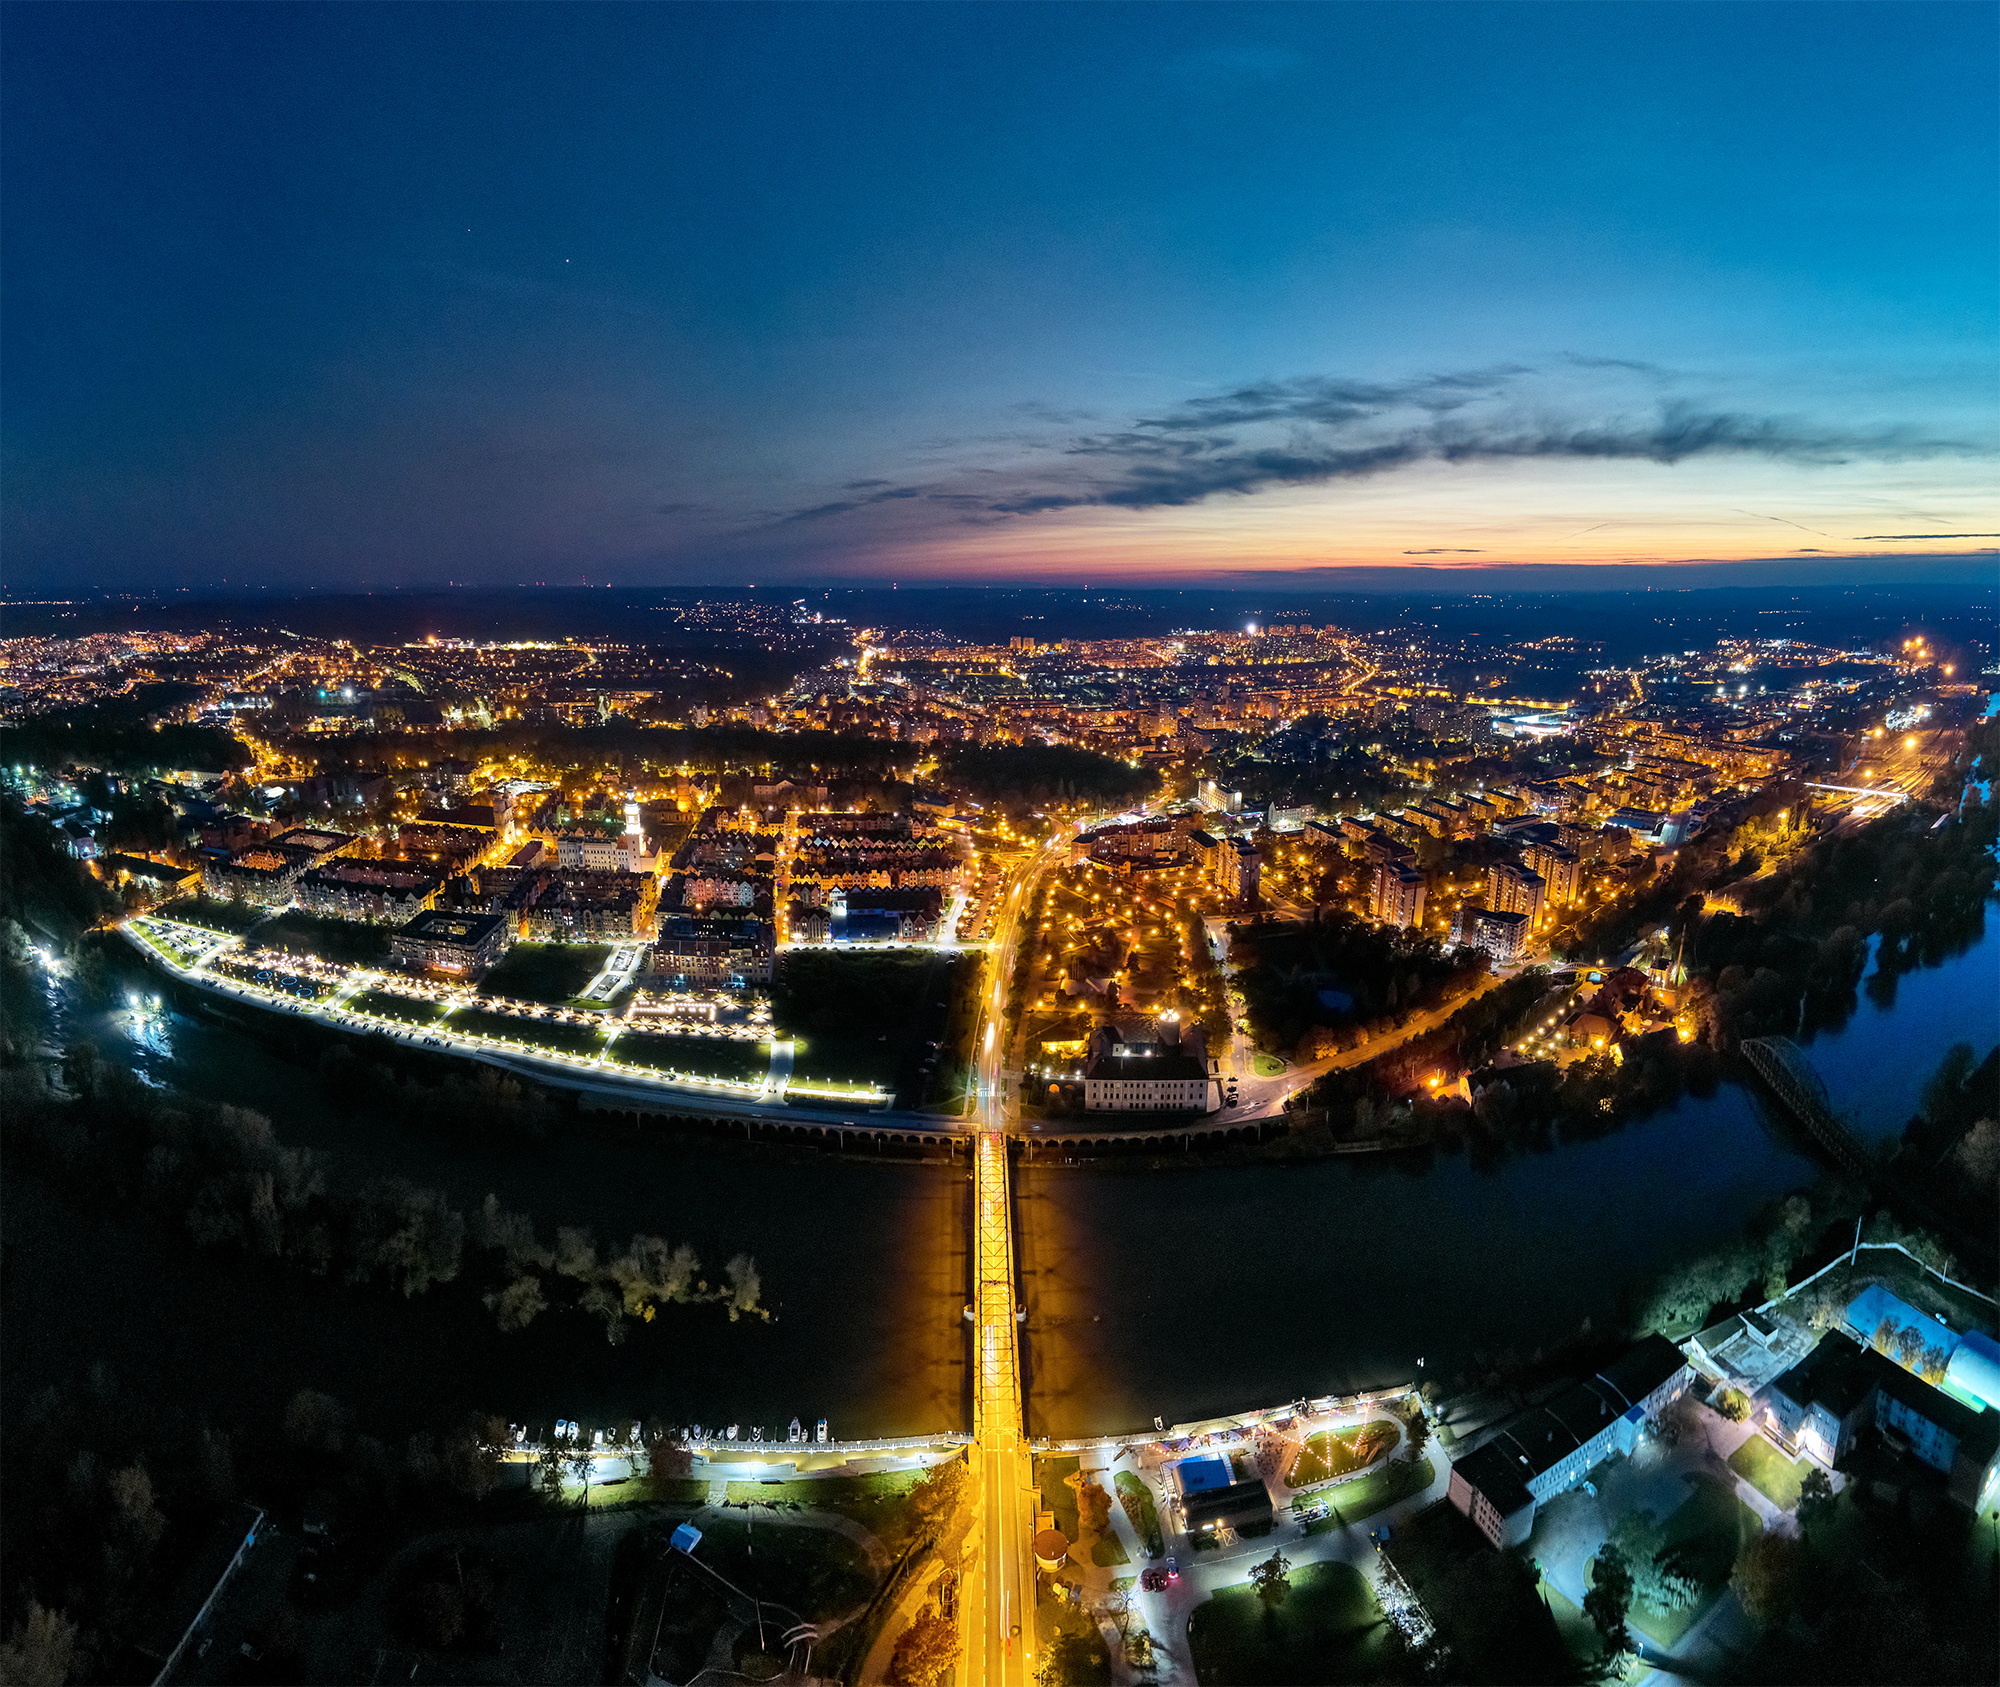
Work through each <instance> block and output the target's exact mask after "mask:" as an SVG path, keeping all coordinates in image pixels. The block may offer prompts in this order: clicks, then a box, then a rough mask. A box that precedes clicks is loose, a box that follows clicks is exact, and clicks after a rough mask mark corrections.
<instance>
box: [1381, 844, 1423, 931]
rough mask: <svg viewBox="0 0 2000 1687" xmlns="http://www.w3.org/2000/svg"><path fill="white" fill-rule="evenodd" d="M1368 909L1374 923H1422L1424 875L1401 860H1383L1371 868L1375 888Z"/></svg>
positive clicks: (1398, 927)
mask: <svg viewBox="0 0 2000 1687" xmlns="http://www.w3.org/2000/svg"><path fill="white" fill-rule="evenodd" d="M1369 912H1370V913H1372V914H1373V915H1374V916H1375V920H1376V923H1377V924H1378V925H1385V926H1393V927H1394V928H1395V929H1397V930H1398V931H1400V930H1402V928H1403V927H1404V926H1414V925H1422V924H1423V921H1424V876H1423V874H1422V873H1420V872H1418V871H1417V870H1416V869H1415V868H1414V867H1407V866H1404V865H1403V864H1402V863H1401V862H1396V861H1384V862H1381V863H1379V864H1378V865H1377V866H1376V868H1375V888H1374V893H1373V895H1372V896H1371V897H1370V899H1369Z"/></svg>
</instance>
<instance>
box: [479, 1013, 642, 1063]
mask: <svg viewBox="0 0 2000 1687" xmlns="http://www.w3.org/2000/svg"><path fill="white" fill-rule="evenodd" d="M449 1028H450V1029H451V1030H453V1031H456V1032H458V1033H460V1034H461V1035H463V1036H469V1037H498V1038H500V1039H502V1040H503V1041H506V1042H512V1043H521V1044H524V1045H526V1046H527V1047H528V1048H530V1049H549V1050H552V1051H554V1052H555V1053H558V1054H595V1053H597V1051H598V1050H599V1049H601V1048H602V1047H603V1046H604V1032H603V1030H602V1029H601V1028H600V1027H598V1026H595V1025H571V1024H569V1023H567V1022H566V1021H558V1022H551V1021H549V1020H546V1019H523V1018H518V1017H516V1016H515V1015H514V1014H511V1013H495V1012H493V1011H492V1009H490V1008H460V1009H459V1010H458V1012H456V1013H455V1014H453V1015H452V1016H451V1023H450V1027H449Z"/></svg>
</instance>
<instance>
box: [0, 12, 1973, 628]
mask: <svg viewBox="0 0 2000 1687" xmlns="http://www.w3.org/2000/svg"><path fill="white" fill-rule="evenodd" d="M9 12H10V51H9V54H8V61H7V65H6V67H5V70H4V72H0V76H4V89H5V94H6V99H5V108H6V116H5V119H4V123H5V137H6V143H7V144H6V151H5V157H6V164H5V186H6V191H7V203H8V205H9V207H10V210H9V217H8V220H9V224H10V232H11V233H12V234H13V238H12V239H11V240H10V241H9V242H8V243H7V249H6V257H5V260H4V263H5V281H6V287H5V296H6V299H7V301H8V303H7V305H6V308H5V312H4V316H0V346H4V350H5V354H6V355H5V370H6V374H5V378H4V379H5V385H4V398H5V411H6V416H7V422H6V425H5V428H4V435H0V445H4V453H5V465H6V473H7V483H8V488H9V491H8V496H7V498H6V501H5V510H4V523H5V528H4V531H5V540H6V545H7V552H8V556H9V569H8V573H9V577H10V584H11V585H12V586H13V587H14V588H15V589H16V590H17V591H19V590H22V589H42V588H47V587H50V586H63V587H79V586H82V587H93V588H99V589H107V590H118V589H136V590H156V589H173V588H175V587H182V586H199V587H212V586H215V585H218V584H225V583H226V584H230V585H232V586H233V585H237V584H244V583H249V584H254V585H257V586H260V587H261V586H271V585H277V586H283V587H286V588H292V589H308V588H316V589H325V588H327V587H330V586H335V585H340V584H352V583H354V582H356V581H366V582H368V583H369V584H371V585H375V586H396V585H431V584H440V583H445V582H449V581H455V582H457V583H459V584H466V583H471V584H476V585H478V584H493V585H507V586H513V585H517V584H521V583H538V582H547V583H549V584H557V583H561V584H574V583H577V582H579V581H582V580H589V581H591V582H592V583H597V582H598V581H600V580H604V581H611V582H615V583H616V584H619V585H622V586H644V585H652V584H658V585H687V586H695V585H705V584H715V585H718V586H741V585H744V584H748V583H750V582H753V581H754V582H757V583H759V584H760V585H783V584H785V583H786V582H803V581H810V580H824V581H830V580H839V579H856V580H861V579H866V580H890V579H900V580H902V581H905V582H908V583H912V584H916V583H923V582H935V581H972V580H993V581H999V580H1034V581H1044V582H1050V583H1063V584H1070V583H1076V582H1079V581H1090V582H1101V583H1104V584H1137V583H1142V582H1146V583H1174V582H1178V581H1192V580H1200V581H1203V582H1211V581H1236V582H1240V583H1242V584H1245V585H1249V586H1253V587H1254V586H1256V585H1258V584H1259V583H1260V582H1262V581H1265V580H1269V581H1271V582H1272V583H1273V584H1274V585H1275V584H1281V583H1282V582H1283V581H1285V580H1287V579H1302V578H1309V577H1314V576H1313V574H1312V571H1320V572H1321V574H1323V576H1324V578H1325V581H1326V584H1327V586H1328V588H1329V589H1340V588H1341V587H1342V586H1343V585H1348V584H1361V583H1365V582H1366V581H1368V580H1378V581H1381V582H1386V583H1391V584H1393V583H1395V582H1396V581H1397V580H1399V579H1401V578H1402V577H1403V575H1402V572H1401V571H1404V570H1410V571H1417V572H1413V573H1412V574H1411V575H1410V576H1409V577H1410V578H1411V579H1413V580H1416V581H1427V580H1431V579H1435V578H1437V577H1438V576H1439V575H1441V574H1442V575H1444V576H1446V577H1448V578H1449V579H1450V580H1452V581H1453V582H1455V583H1459V584H1468V583H1477V582H1481V581H1484V580H1486V579H1493V580H1496V581H1501V582H1507V581H1526V580H1536V579H1539V580H1542V581H1545V582H1547V581H1559V580H1561V579H1563V578H1565V577H1566V576H1565V574H1564V572H1563V571H1566V570H1568V569H1570V568H1576V569H1581V570H1587V571H1589V572H1587V573H1584V574H1582V575H1580V576H1577V578H1580V579H1582V580H1584V581H1586V582H1589V581H1594V580H1600V579H1601V580H1605V581H1607V582H1608V581H1610V580H1614V579H1615V580H1616V581H1617V582H1618V583H1619V584H1621V585H1622V584H1626V583H1628V582H1629V581H1631V580H1636V579H1641V578H1645V577H1647V576H1645V575H1642V574H1641V572H1640V571H1641V570H1647V571H1651V572H1652V573H1654V574H1657V575H1658V577H1659V578H1661V579H1662V580H1663V581H1664V580H1666V579H1669V578H1672V579H1693V578H1704V579H1712V578H1714V577H1716V576H1717V575H1718V573H1719V572H1721V571H1720V570H1718V568H1717V565H1718V564H1719V565H1725V566H1733V565H1735V564H1738V563H1741V562H1755V563H1756V564H1757V566H1758V569H1759V570H1760V573H1759V576H1758V577H1759V578H1760V579H1763V580H1765V581H1769V582H1779V581H1783V580H1786V579H1790V578H1796V579H1798V580H1799V581H1800V582H1801V583H1817V582H1821V581H1831V580H1838V581H1843V582H1845V581H1894V580H1934V581H1945V580H1952V581H1981V580H1990V579H1991V577H1992V571H1993V570H1992V563H1991V561H1990V558H1991V556H1992V554H1993V553H1994V550H1995V547H1996V545H2000V537H1996V536H2000V510H1996V503H1995V499H1994V497H1993V473H1992V461H1993V452H1994V449H1995V444H1996V438H2000V430H1996V426H1995V423H1996V407H1995V403H1994V398H1993V383H1992V379H1991V375H1992V370H1993V367H1994V362H1995V350H1996V336H1995V325H1994V312H1993V300H1992V288H1991V274H1990V270H1991V265H1990V252H1989V251H1988V245H1989V242H1988V240H1987V238H1986V236H1987V231H1988V230H1990V227H1991V223H1992V216H1991V212H1992V210H1993V207H1994V200H1995V194H1994V186H1993V183H1994V169H1993V165H1994V142H1993V136H1994V134H1995V133H1996V128H1997V127H2000V126H1996V124H1995V122H1994V121H1993V119H1994V116H1995V98H1994V86H1993V78H1992V76H1991V74H1990V63H1991V47H1992V44H1993V35H1994V29H1993V15H1992V13H1991V11H1990V9H1988V8H1984V7H1976V6H1949V5H1947V6H1933V7H1895V8H1887V7H1866V6H1862V7H1852V8H1841V9H1839V10H1835V9H1831V8H1817V9H1812V10H1810V11H1804V12H1802V11H1799V10H1798V9H1795V8H1769V7H1738V8H1691V7H1676V8H1655V7H1624V8H1617V9H1611V8H1604V9H1591V10H1578V9H1573V8H1564V9H1547V8H1507V9H1495V8H1472V7H1461V8H1442V9H1440V8H1429V7H1394V8H1381V7H1365V6H1363V7H1338V8H1332V7H1329V8H1319V9H1312V10H1306V9H1268V8H1254V7H1245V8H1228V9H1214V8H1200V7H1196V8H1177V9H1173V10H1164V9H1157V10H1156V9H1146V8H1115V7H1105V8H1094V9H1090V10H1087V11H1086V10H1062V11H1058V12H1053V13H1051V12H1047V11H1043V10H1035V11H1032V12H1030V11H1027V10H1024V9H1016V8H1007V7H983V8H977V9H974V8H959V9H951V10H943V11H941V10H930V9H905V8H894V7H881V8H869V9H818V8H808V9H791V8H756V9H744V8H726V7H718V8H692V9H684V8H672V7H664V8H654V9H649V10H646V11H613V10H578V9H566V10H564V11H561V12H554V11H541V10H529V9H520V10H499V11H496V10H485V9H454V10H450V11H445V10H432V11H417V12H393V11H389V10H386V9H385V10H358V9H357V10H344V11H334V10H322V9H313V8H301V9H290V10H287V11H285V12H282V13H280V12H264V11H204V10H198V9H184V8H171V7H168V8H147V9H121V8H115V7H107V8H93V9H89V10H78V9H53V8H47V9H44V8H34V7H21V6H15V7H10V8H9ZM1512 570H1526V571H1528V572H1526V573H1514V572H1511V571H1512ZM1599 570H1603V571H1604V572H1602V573H1599V572H1598V571H1599ZM1534 571H1540V572H1539V574H1537V573H1536V572H1534ZM1722 577H1725V578H1726V577H1727V576H1726V574H1724V575H1723V576H1722Z"/></svg>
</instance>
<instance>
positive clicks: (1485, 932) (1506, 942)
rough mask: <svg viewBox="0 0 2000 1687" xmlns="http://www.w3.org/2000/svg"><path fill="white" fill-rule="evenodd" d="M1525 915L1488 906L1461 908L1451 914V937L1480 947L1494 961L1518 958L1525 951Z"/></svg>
mask: <svg viewBox="0 0 2000 1687" xmlns="http://www.w3.org/2000/svg"><path fill="white" fill-rule="evenodd" d="M1528 935H1529V933H1528V916H1527V915H1526V914H1512V913H1502V912H1499V911H1497V910H1495V909H1492V908H1480V907H1477V906H1473V907H1463V908H1460V909H1458V910H1457V912H1455V913H1454V914H1453V915H1452V917H1451V940H1452V942H1453V943H1454V944H1457V945H1459V946H1461V947H1463V948H1467V949H1483V950H1484V951H1485V952H1486V953H1487V954H1489V955H1491V956H1492V957H1493V959H1494V960H1496V961H1502V962H1506V961H1518V960H1519V959H1520V958H1521V957H1522V956H1523V955H1525V954H1526V953H1527V952H1528Z"/></svg>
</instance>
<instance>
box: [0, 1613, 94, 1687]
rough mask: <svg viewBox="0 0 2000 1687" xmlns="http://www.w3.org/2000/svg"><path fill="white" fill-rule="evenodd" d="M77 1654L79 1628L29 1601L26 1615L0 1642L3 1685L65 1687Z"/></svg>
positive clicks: (0, 1679) (61, 1616) (0, 1669)
mask: <svg viewBox="0 0 2000 1687" xmlns="http://www.w3.org/2000/svg"><path fill="white" fill-rule="evenodd" d="M76 1654H77V1645H76V1624H75V1623H73V1622H71V1621H70V1620H69V1618H68V1617H66V1616H64V1615H63V1613H62V1612H60V1611H50V1610H46V1609H44V1608H43V1607H42V1606H41V1605H40V1604H39V1603H37V1602H36V1601H35V1600H33V1599H30V1600H29V1601H28V1612H27V1615H26V1616H24V1617H23V1618H22V1619H21V1620H20V1621H19V1622H18V1623H16V1624H15V1625H14V1632H13V1633H12V1634H10V1635H9V1636H8V1637H7V1639H6V1640H5V1641H4V1642H0V1681H5V1682H8V1683H10V1687H63V1683H64V1682H65V1681H67V1680H68V1679H69V1678H70V1673H71V1671H72V1670H73V1669H74V1668H75V1667H76V1663H77V1655H76Z"/></svg>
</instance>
